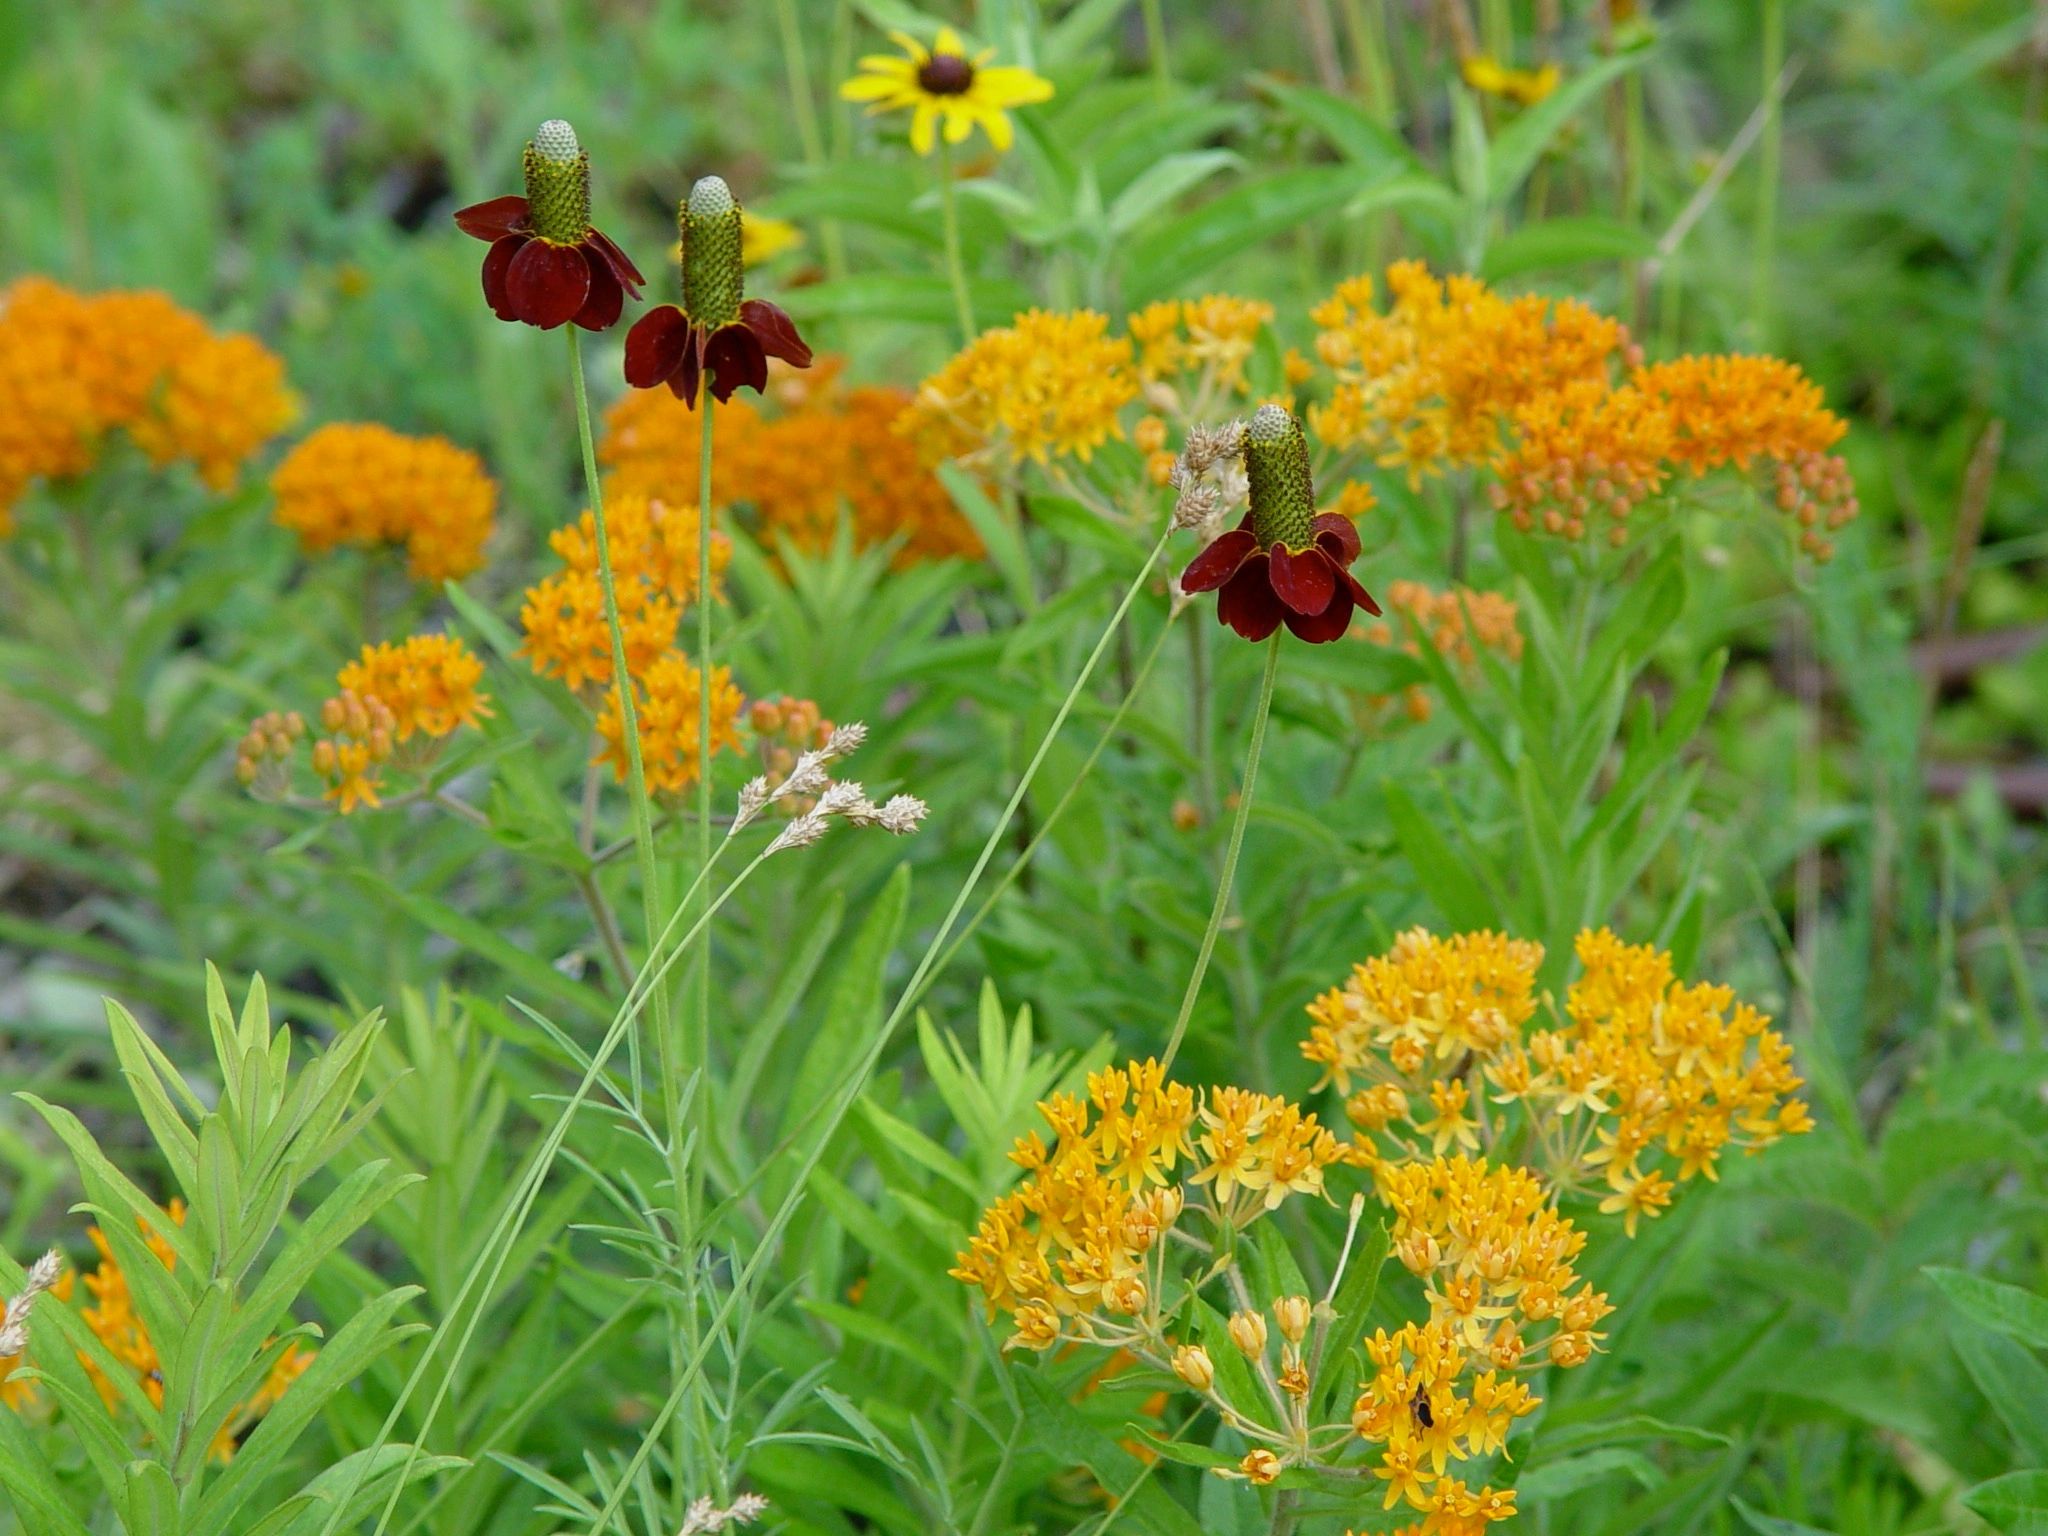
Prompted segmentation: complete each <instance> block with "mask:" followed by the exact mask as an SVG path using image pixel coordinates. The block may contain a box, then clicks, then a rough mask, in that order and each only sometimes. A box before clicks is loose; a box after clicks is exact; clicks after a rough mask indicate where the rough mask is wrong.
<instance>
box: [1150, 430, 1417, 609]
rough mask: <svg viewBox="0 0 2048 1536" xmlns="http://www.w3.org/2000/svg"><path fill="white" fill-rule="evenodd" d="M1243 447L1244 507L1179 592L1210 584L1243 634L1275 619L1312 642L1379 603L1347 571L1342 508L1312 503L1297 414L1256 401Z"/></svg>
mask: <svg viewBox="0 0 2048 1536" xmlns="http://www.w3.org/2000/svg"><path fill="white" fill-rule="evenodd" d="M1243 453H1244V463H1245V478H1246V481H1247V483H1248V486H1249V489H1250V494H1251V510H1250V511H1249V512H1247V513H1246V514H1245V516H1244V520H1243V521H1242V522H1240V523H1239V524H1238V525H1237V526H1236V527H1235V528H1233V529H1231V530H1230V531H1229V532H1228V533H1226V534H1224V535H1223V536H1222V537H1221V538H1219V539H1217V540H1216V541H1215V542H1214V543H1212V544H1211V545H1210V546H1209V547H1208V548H1207V549H1205V550H1203V551H1202V552H1201V553H1200V554H1199V555H1197V556H1195V558H1194V559H1193V560H1192V561H1190V562H1189V564H1188V568H1187V569H1186V570H1185V571H1183V572H1182V573H1181V578H1180V585H1181V589H1182V590H1183V591H1186V592H1216V593H1217V594H1218V595H1217V599H1216V618H1217V621H1218V622H1219V623H1223V624H1228V625H1229V626H1230V627H1231V628H1232V629H1234V630H1235V631H1237V633H1238V634H1240V635H1242V636H1243V637H1244V638H1245V639H1247V640H1264V639H1265V638H1266V637H1267V636H1269V635H1271V634H1272V633H1273V631H1274V630H1276V629H1278V628H1279V627H1280V626H1281V625H1282V624H1283V623H1284V624H1285V625H1286V626H1287V627H1288V629H1290V630H1292V631H1293V632H1294V633H1295V634H1296V635H1297V636H1299V637H1300V638H1301V639H1303V640H1306V641H1309V642H1310V643H1311V644H1317V645H1320V644H1322V643H1324V642H1326V641H1330V640H1335V639H1337V638H1339V637H1340V636H1342V635H1343V634H1344V632H1345V631H1346V630H1347V629H1349V628H1350V627H1351V615H1352V612H1353V610H1354V609H1358V608H1363V609H1364V610H1365V611H1366V612H1367V613H1372V614H1377V613H1378V612H1379V611H1380V605H1379V604H1378V603H1376V602H1374V601H1373V598H1372V594H1371V593H1369V592H1367V591H1366V590H1365V588H1364V587H1362V586H1360V585H1359V582H1358V578H1357V577H1355V576H1353V575H1352V574H1351V571H1350V565H1351V563H1352V562H1353V561H1354V560H1356V559H1357V558H1358V550H1359V544H1358V531H1357V530H1356V529H1355V528H1353V527H1352V526H1351V522H1350V520H1349V519H1348V518H1344V517H1340V516H1338V515H1337V514H1335V513H1329V512H1324V513H1318V512H1317V511H1316V509H1315V507H1316V499H1315V485H1314V482H1313V481H1312V479H1311V478H1310V474H1309V464H1308V440H1307V438H1306V437H1304V436H1303V434H1302V430H1301V423H1300V422H1299V421H1297V420H1296V419H1295V418H1294V416H1293V414H1292V413H1291V412H1289V411H1286V410H1284V409H1282V408H1281V407H1280V406H1277V405H1262V406H1260V407H1259V409H1258V410H1257V411H1256V412H1254V413H1253V415H1252V419H1251V425H1250V426H1248V427H1246V428H1245V431H1244V441H1243Z"/></svg>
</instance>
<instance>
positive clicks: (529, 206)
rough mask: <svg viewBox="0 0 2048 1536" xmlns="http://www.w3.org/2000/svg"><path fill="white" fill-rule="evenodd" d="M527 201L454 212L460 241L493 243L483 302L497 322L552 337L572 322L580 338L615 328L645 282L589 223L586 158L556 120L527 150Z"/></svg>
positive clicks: (498, 201)
mask: <svg viewBox="0 0 2048 1536" xmlns="http://www.w3.org/2000/svg"><path fill="white" fill-rule="evenodd" d="M525 166H526V196H524V197H517V196H506V197H494V198H492V199H491V200H490V201H489V202H486V203H473V204H471V205H470V206H469V207H467V208H460V209H457V210H456V213H455V222H456V224H457V225H459V226H460V227H461V229H462V232H463V233H464V234H466V235H474V236H475V237H476V238H477V239H479V240H488V241H489V242H490V243H491V249H490V254H489V255H487V256H485V257H484V270H483V279H484V298H485V299H486V300H487V301H488V302H489V304H490V306H491V309H492V310H493V311H494V312H495V313H496V314H497V317H498V318H499V319H500V320H520V321H524V322H525V323H526V324H528V325H533V326H538V327H540V329H542V330H544V331H551V330H553V329H554V328H555V327H556V326H558V325H563V324H566V323H567V322H569V321H571V320H573V321H575V322H576V323H577V324H578V325H580V326H582V327H583V329H585V330H586V331H602V330H605V329H607V328H608V327H610V326H611V325H613V324H614V323H616V322H617V320H618V318H619V311H620V310H621V309H623V308H624V307H625V302H626V300H627V299H628V298H634V299H637V298H639V297H640V285H641V284H642V283H644V282H645V281H646V279H645V278H643V277H642V276H641V275H640V270H639V268H637V267H635V266H634V265H633V263H632V262H631V261H629V260H627V259H626V253H625V252H624V251H622V250H620V249H619V248H618V246H617V245H615V244H613V243H612V240H611V237H610V236H608V235H606V234H605V233H604V231H603V230H601V229H598V228H597V227H596V226H594V225H593V224H592V223H591V222H590V152H589V151H588V150H586V149H584V148H583V147H582V146H581V145H580V144H578V143H577V142H576V130H575V129H574V128H571V127H570V126H569V125H568V124H567V123H565V122H563V121H562V120H561V119H560V118H558V117H557V118H550V119H549V120H548V121H547V122H544V123H542V124H541V125H540V128H539V129H538V130H537V131H536V132H535V133H534V136H533V139H532V141H531V142H530V143H528V145H527V146H526V156H525Z"/></svg>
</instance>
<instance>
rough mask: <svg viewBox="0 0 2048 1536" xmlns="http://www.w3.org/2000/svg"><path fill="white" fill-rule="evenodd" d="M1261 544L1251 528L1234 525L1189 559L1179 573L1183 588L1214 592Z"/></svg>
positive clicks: (1188, 590)
mask: <svg viewBox="0 0 2048 1536" xmlns="http://www.w3.org/2000/svg"><path fill="white" fill-rule="evenodd" d="M1258 547H1259V541H1258V540H1257V539H1256V538H1254V537H1253V536H1252V531H1251V530H1250V529H1249V528H1233V529H1231V530H1230V532H1228V533H1226V534H1224V535H1222V536H1221V537H1220V538H1218V539H1217V540H1216V542H1215V543H1213V544H1211V545H1210V546H1209V547H1208V548H1207V549H1205V550H1203V551H1202V552H1201V553H1200V554H1199V555H1197V556H1195V558H1194V559H1192V560H1190V561H1189V562H1188V568H1187V569H1186V570H1184V571H1182V572H1181V573H1180V589H1181V591H1183V592H1214V591H1215V590H1216V589H1217V588H1218V587H1220V586H1222V585H1223V583H1225V582H1226V581H1228V580H1230V578H1231V577H1233V576H1235V575H1236V574H1237V568H1238V567H1239V566H1240V565H1243V564H1244V562H1245V558H1246V557H1247V556H1248V555H1250V554H1251V552H1252V551H1253V550H1255V549H1257V548H1258Z"/></svg>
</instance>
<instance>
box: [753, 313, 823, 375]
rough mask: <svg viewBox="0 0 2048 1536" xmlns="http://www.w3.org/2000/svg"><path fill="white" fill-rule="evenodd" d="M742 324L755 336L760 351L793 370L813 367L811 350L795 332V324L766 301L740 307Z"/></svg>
mask: <svg viewBox="0 0 2048 1536" xmlns="http://www.w3.org/2000/svg"><path fill="white" fill-rule="evenodd" d="M740 324H742V325H744V326H745V327H746V328H747V329H748V330H750V331H752V332H753V333H754V339H755V340H756V341H758V342H759V343H760V344H761V350H762V351H763V352H765V353H767V354H768V355H769V356H770V357H779V358H781V359H782V360H783V361H784V362H785V363H788V364H789V365H790V366H791V367H793V368H808V367H810V366H811V349H810V347H809V346H807V345H806V344H805V342H804V339H803V337H801V336H799V335H798V334H797V333H796V322H795V321H794V320H792V319H790V318H789V316H788V315H786V314H784V313H783V312H782V310H781V309H780V308H778V307H777V306H776V305H773V304H770V303H769V302H768V301H767V300H766V299H748V300H747V301H746V302H745V303H744V304H742V305H740Z"/></svg>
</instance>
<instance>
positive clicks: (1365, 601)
mask: <svg viewBox="0 0 2048 1536" xmlns="http://www.w3.org/2000/svg"><path fill="white" fill-rule="evenodd" d="M1337 574H1338V575H1339V576H1341V577H1342V578H1343V579H1344V590H1345V591H1346V592H1349V593H1350V594H1351V601H1352V602H1354V603H1356V604H1358V606H1359V607H1361V608H1363V609H1364V610H1365V611H1366V612H1367V613H1369V614H1371V615H1372V616H1373V617H1374V618H1378V617H1379V616H1380V605H1379V604H1378V603H1376V602H1374V601H1373V600H1372V594H1371V593H1370V592H1368V591H1366V590H1365V588H1364V587H1362V586H1360V585H1359V582H1358V578H1357V577H1356V576H1354V575H1352V574H1351V573H1350V572H1349V571H1339V572H1338V573H1337Z"/></svg>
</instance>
